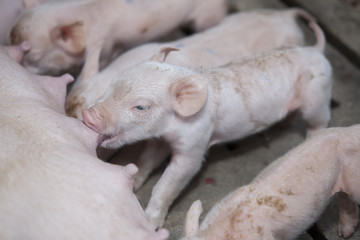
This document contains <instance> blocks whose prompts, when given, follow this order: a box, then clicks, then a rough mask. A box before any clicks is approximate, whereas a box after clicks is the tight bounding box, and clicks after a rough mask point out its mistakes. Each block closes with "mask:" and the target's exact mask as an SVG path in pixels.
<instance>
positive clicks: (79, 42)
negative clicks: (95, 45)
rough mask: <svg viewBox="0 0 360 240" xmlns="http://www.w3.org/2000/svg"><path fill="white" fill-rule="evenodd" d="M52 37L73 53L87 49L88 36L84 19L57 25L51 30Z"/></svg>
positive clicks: (60, 45)
mask: <svg viewBox="0 0 360 240" xmlns="http://www.w3.org/2000/svg"><path fill="white" fill-rule="evenodd" d="M50 37H51V40H52V41H54V42H55V44H57V45H58V46H59V47H61V48H63V49H64V50H65V51H67V52H69V53H71V54H80V53H82V52H83V51H84V50H85V46H86V42H85V41H86V38H85V31H84V24H83V22H82V21H77V22H74V23H71V24H67V25H60V26H56V27H55V28H54V29H53V30H52V31H51V32H50Z"/></svg>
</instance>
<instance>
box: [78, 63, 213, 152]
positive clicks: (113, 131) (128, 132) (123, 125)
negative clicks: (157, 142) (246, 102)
mask: <svg viewBox="0 0 360 240" xmlns="http://www.w3.org/2000/svg"><path fill="white" fill-rule="evenodd" d="M207 89H208V82H207V79H205V78H203V77H202V76H200V75H198V74H197V73H195V72H193V71H192V70H189V69H186V68H183V67H179V66H175V65H169V64H166V63H158V62H147V63H143V64H140V65H137V66H135V67H133V68H131V69H129V70H127V71H125V72H123V73H122V74H121V75H120V76H118V78H117V79H115V80H114V81H113V83H112V85H111V87H110V88H109V89H108V91H107V92H106V93H105V95H104V96H103V97H102V98H101V99H100V100H98V101H97V102H96V103H95V104H94V105H93V106H92V107H90V108H88V109H87V110H84V111H83V113H82V115H83V121H84V123H85V124H86V125H87V126H88V127H90V128H91V129H93V130H94V131H96V132H97V133H99V134H100V138H99V140H100V144H101V146H102V147H106V148H118V147H120V146H122V145H124V144H127V143H131V142H134V141H138V140H143V139H147V138H152V137H159V136H162V135H164V134H167V133H169V132H171V131H173V129H172V128H173V127H174V122H173V121H176V119H178V120H179V119H181V121H183V120H184V121H186V119H187V118H190V117H192V116H194V115H196V114H197V113H198V112H199V111H200V110H201V109H202V107H203V106H204V105H205V102H206V100H207Z"/></svg>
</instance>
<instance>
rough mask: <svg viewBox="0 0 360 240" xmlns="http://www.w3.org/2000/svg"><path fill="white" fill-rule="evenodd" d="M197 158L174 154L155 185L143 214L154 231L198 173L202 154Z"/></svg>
mask: <svg viewBox="0 0 360 240" xmlns="http://www.w3.org/2000/svg"><path fill="white" fill-rule="evenodd" d="M196 155H197V156H194V155H193V156H191V157H190V156H189V155H186V154H181V153H179V154H176V155H174V156H173V157H172V159H171V162H170V164H169V166H168V167H167V168H166V169H165V172H164V173H163V175H162V176H161V178H160V180H159V181H158V182H157V184H156V185H155V187H154V189H153V191H152V194H151V197H150V201H149V204H148V206H147V208H146V210H145V213H146V215H147V217H148V220H149V221H150V223H151V225H152V226H153V228H154V229H156V228H158V227H161V226H162V225H163V224H164V221H165V218H166V215H167V213H168V210H169V207H170V205H171V204H172V202H173V201H174V200H175V199H176V197H177V196H178V195H179V193H180V192H181V191H182V190H183V188H184V187H185V186H186V185H187V183H188V182H189V181H190V180H191V178H192V177H193V176H194V175H195V174H196V173H197V172H198V171H199V169H200V167H201V164H202V160H203V153H198V154H196Z"/></svg>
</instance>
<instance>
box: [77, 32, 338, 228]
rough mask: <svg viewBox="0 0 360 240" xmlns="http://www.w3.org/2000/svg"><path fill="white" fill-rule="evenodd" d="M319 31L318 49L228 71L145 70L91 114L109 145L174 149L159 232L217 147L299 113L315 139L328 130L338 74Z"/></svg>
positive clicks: (88, 119) (158, 206)
mask: <svg viewBox="0 0 360 240" xmlns="http://www.w3.org/2000/svg"><path fill="white" fill-rule="evenodd" d="M315 33H316V36H317V40H318V41H317V43H316V45H315V46H313V47H293V48H283V49H274V50H271V51H268V52H264V53H261V54H257V55H254V56H251V57H245V58H241V59H239V60H237V61H232V62H231V63H229V64H226V65H224V66H221V67H214V68H206V67H202V68H186V67H181V66H177V65H172V64H167V63H164V62H157V61H152V62H145V63H142V64H139V65H137V66H135V67H133V68H130V69H129V70H127V71H124V72H123V73H122V74H119V75H118V76H117V77H116V79H115V80H114V81H113V82H112V85H111V87H110V88H109V89H108V91H107V92H106V93H105V94H104V96H103V97H101V98H100V99H99V100H98V101H97V102H96V103H95V104H94V105H93V106H91V107H90V108H89V109H88V110H84V111H83V122H84V123H85V124H86V125H87V126H88V127H90V128H91V129H93V130H95V131H97V132H98V133H99V136H100V137H99V140H100V143H101V146H102V147H105V148H112V149H114V148H119V147H121V146H123V145H124V144H129V143H133V142H136V141H139V140H144V139H149V138H153V137H162V139H164V140H165V141H166V142H167V143H168V144H169V145H170V146H171V149H172V159H171V162H170V164H169V165H168V166H167V168H166V170H165V172H164V174H163V175H162V176H161V178H160V180H159V181H158V183H157V184H156V185H155V187H154V189H153V192H152V196H151V198H150V201H149V203H148V206H147V208H146V210H145V212H146V214H147V216H148V219H149V220H150V222H151V224H152V225H153V227H154V228H157V227H158V226H162V224H163V223H164V220H165V217H166V215H167V211H168V209H169V206H170V205H171V203H172V202H173V201H174V199H175V198H176V197H177V196H178V194H180V192H181V190H182V189H183V188H184V187H185V186H186V184H187V183H188V182H189V181H190V180H191V178H192V177H193V176H194V175H195V174H196V173H197V171H198V170H199V169H200V168H201V164H202V162H203V156H204V154H205V152H206V151H207V149H208V148H209V147H211V146H212V145H214V144H216V143H220V142H224V141H230V140H234V139H240V138H243V137H246V136H249V135H251V134H254V133H256V132H259V131H262V130H263V129H265V128H267V127H268V126H271V125H272V124H274V123H276V122H277V121H280V120H281V119H283V118H284V117H285V116H286V115H287V114H288V113H289V112H291V111H294V110H300V112H301V113H302V115H303V118H304V120H305V121H306V123H307V125H308V134H311V133H313V132H315V131H317V130H319V129H321V128H324V127H326V126H327V124H328V122H329V120H330V109H329V102H330V98H331V86H332V82H331V75H332V69H331V65H330V63H329V62H328V60H327V59H326V58H325V57H324V55H323V54H322V51H323V49H324V47H325V38H324V35H323V33H322V31H321V30H320V29H319V28H318V29H317V31H316V32H315ZM164 51H165V52H166V49H164V50H162V52H164ZM172 54H176V53H172ZM314 95H316V96H317V98H316V99H314V97H313V96H314ZM148 161H158V160H156V159H148Z"/></svg>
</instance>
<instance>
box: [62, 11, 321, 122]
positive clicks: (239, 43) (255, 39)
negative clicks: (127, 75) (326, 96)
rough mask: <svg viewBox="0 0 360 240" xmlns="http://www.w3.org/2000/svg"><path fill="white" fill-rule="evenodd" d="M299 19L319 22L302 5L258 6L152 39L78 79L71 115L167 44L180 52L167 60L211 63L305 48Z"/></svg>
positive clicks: (192, 64) (69, 108)
mask: <svg viewBox="0 0 360 240" xmlns="http://www.w3.org/2000/svg"><path fill="white" fill-rule="evenodd" d="M298 17H301V18H303V19H304V20H305V21H307V22H314V19H313V18H312V17H311V16H310V15H309V14H307V13H306V12H304V11H303V10H301V9H297V8H295V9H288V10H281V11H279V10H268V9H266V10H265V9H259V10H253V11H247V12H240V13H236V14H231V15H228V16H227V17H226V18H224V19H223V20H222V21H221V22H220V23H219V24H218V25H216V26H215V27H212V28H210V29H208V30H206V31H202V32H200V33H197V34H193V35H191V36H189V37H185V38H182V39H179V40H176V41H173V42H167V43H147V44H143V45H141V46H139V47H136V48H133V49H131V50H129V51H127V52H126V53H124V54H121V55H120V56H119V57H118V58H117V59H116V60H115V61H113V62H112V63H111V64H110V65H109V66H107V67H106V68H105V69H104V70H103V71H101V72H100V73H99V74H97V75H95V76H93V77H91V78H88V79H86V81H76V83H75V84H74V85H73V86H72V88H71V91H70V92H69V95H68V97H67V100H66V113H67V114H68V115H69V116H72V117H76V118H79V119H81V111H82V110H84V109H86V108H87V107H88V106H90V105H91V104H92V103H94V102H95V101H96V100H97V99H98V98H100V97H101V96H102V95H103V94H104V93H105V92H106V89H107V88H108V87H109V86H110V84H111V80H112V79H113V78H114V77H116V75H117V74H119V73H121V72H123V71H124V70H126V69H128V68H130V67H132V66H134V65H136V64H139V63H141V62H143V61H147V60H149V59H150V58H151V57H152V56H153V55H154V53H156V52H158V51H159V49H161V48H164V47H173V48H179V49H180V50H181V51H179V52H176V54H170V55H169V56H168V57H167V59H166V62H167V63H171V64H176V65H181V66H188V67H195V66H208V67H211V66H220V65H223V64H226V63H228V62H230V61H232V60H235V59H238V58H240V57H243V56H247V55H251V54H254V53H258V52H262V51H265V50H269V49H272V48H276V47H281V46H302V45H303V43H304V36H303V32H302V30H301V28H300V27H299V26H298V25H297V22H296V19H297V18H298ZM253 29H256V31H253ZM224 43H225V44H224Z"/></svg>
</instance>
